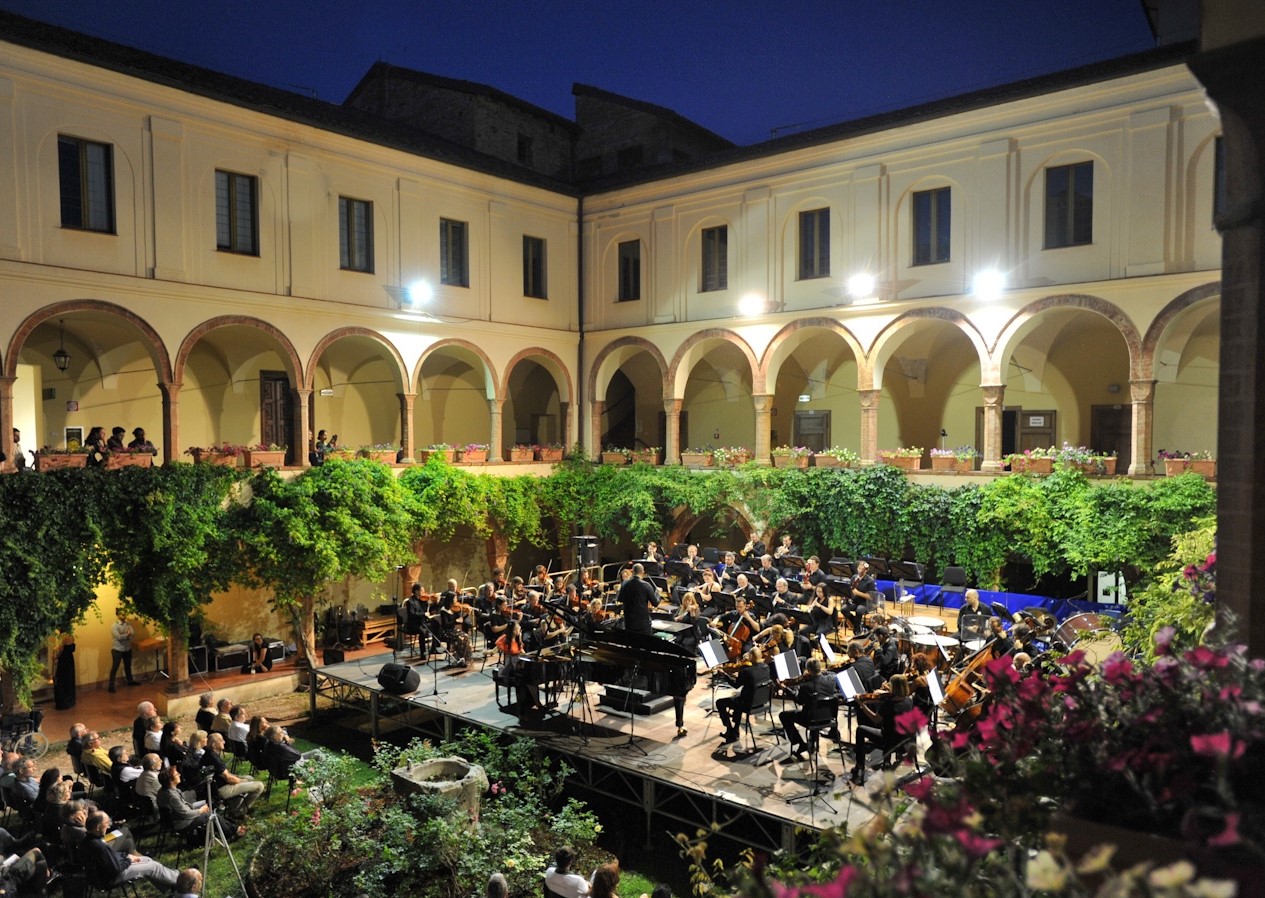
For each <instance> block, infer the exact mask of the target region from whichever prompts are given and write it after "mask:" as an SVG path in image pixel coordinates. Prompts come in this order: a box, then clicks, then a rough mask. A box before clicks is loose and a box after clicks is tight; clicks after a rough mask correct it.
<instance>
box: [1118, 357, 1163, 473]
mask: <svg viewBox="0 0 1265 898" xmlns="http://www.w3.org/2000/svg"><path fill="white" fill-rule="evenodd" d="M1129 395H1130V398H1132V400H1133V438H1132V440H1131V441H1130V444H1129V453H1130V455H1131V456H1132V458H1131V459H1130V460H1129V476H1130V477H1139V476H1145V475H1147V474H1153V473H1155V469H1154V467H1153V466H1152V464H1151V454H1152V452H1153V451H1154V447H1153V445H1152V444H1153V442H1154V440H1155V433H1154V431H1155V381H1153V380H1131V381H1129ZM1117 473H1120V474H1123V473H1124V472H1123V471H1118V472H1117Z"/></svg>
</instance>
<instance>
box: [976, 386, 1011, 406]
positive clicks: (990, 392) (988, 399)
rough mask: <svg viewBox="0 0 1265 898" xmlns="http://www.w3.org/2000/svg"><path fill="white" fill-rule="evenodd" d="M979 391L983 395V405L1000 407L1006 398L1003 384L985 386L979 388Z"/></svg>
mask: <svg viewBox="0 0 1265 898" xmlns="http://www.w3.org/2000/svg"><path fill="white" fill-rule="evenodd" d="M980 391H981V392H982V393H983V394H984V404H985V405H1001V404H1002V401H1003V400H1004V399H1005V398H1006V386H1005V384H986V385H985V386H982V387H980Z"/></svg>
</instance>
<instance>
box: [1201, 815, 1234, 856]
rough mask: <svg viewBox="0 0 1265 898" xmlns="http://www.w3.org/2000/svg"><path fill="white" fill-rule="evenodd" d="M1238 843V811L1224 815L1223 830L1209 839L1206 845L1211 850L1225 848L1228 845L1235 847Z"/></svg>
mask: <svg viewBox="0 0 1265 898" xmlns="http://www.w3.org/2000/svg"><path fill="white" fill-rule="evenodd" d="M1240 841H1241V839H1240V838H1239V814H1238V811H1231V812H1230V813H1228V814H1226V815H1225V829H1223V830H1221V832H1219V833H1217V834H1216V835H1215V836H1213V837H1212V838H1210V839H1209V840H1208V845H1209V846H1211V847H1213V848H1225V847H1226V846H1228V845H1237V844H1239V842H1240Z"/></svg>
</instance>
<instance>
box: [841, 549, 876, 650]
mask: <svg viewBox="0 0 1265 898" xmlns="http://www.w3.org/2000/svg"><path fill="white" fill-rule="evenodd" d="M876 589H877V586H876V584H875V583H874V578H873V577H872V576H870V564H869V562H867V561H858V562H857V567H856V573H855V574H854V575H853V577H852V582H851V583H850V584H849V594H848V602H847V604H846V605H845V606H844V608H843V616H844V617H846V618H847V619H848V620H849V621H850V622H851V624H852V632H853V633H860V632H861V630H862V629H863V626H862V623H863V618H864V615H865V610H866V608H868V607H869V604H870V602H872V601H873V600H874V591H875V590H876Z"/></svg>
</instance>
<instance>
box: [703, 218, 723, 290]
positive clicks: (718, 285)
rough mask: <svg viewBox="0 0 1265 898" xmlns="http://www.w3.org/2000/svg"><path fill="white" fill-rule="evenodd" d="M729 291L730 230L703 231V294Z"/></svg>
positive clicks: (721, 228)
mask: <svg viewBox="0 0 1265 898" xmlns="http://www.w3.org/2000/svg"><path fill="white" fill-rule="evenodd" d="M727 289H729V228H728V227H726V226H725V225H721V226H720V227H718V228H705V229H704V230H703V283H702V292H703V293H706V292H708V291H709V290H727Z"/></svg>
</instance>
